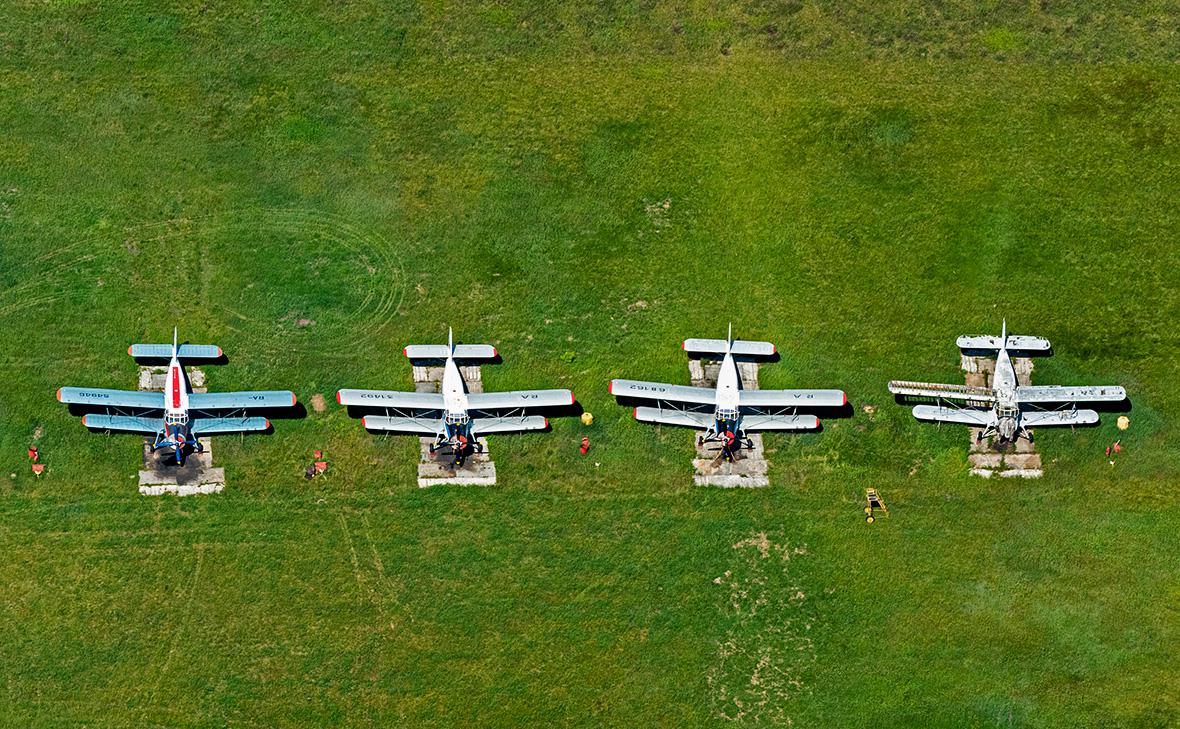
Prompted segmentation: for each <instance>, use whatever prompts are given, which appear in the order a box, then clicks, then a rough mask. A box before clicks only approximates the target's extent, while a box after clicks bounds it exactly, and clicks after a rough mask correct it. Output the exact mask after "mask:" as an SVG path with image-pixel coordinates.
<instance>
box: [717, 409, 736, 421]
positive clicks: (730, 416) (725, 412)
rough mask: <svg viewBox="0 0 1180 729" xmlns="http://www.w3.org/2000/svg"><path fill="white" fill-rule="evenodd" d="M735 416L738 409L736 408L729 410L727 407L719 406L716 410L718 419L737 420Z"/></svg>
mask: <svg viewBox="0 0 1180 729" xmlns="http://www.w3.org/2000/svg"><path fill="white" fill-rule="evenodd" d="M737 417H738V411H737V410H736V409H735V410H730V409H728V408H720V409H718V410H717V419H718V420H737Z"/></svg>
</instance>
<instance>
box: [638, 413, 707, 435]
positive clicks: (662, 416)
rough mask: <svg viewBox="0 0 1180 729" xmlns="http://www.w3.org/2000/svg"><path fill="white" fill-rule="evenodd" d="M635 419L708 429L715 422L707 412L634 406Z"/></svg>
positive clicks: (643, 421) (644, 421) (642, 421)
mask: <svg viewBox="0 0 1180 729" xmlns="http://www.w3.org/2000/svg"><path fill="white" fill-rule="evenodd" d="M635 419H636V420H638V421H640V422H641V423H659V424H661V425H680V426H683V427H685V428H696V429H697V430H708V429H709V428H712V427H713V425H714V424H715V423H714V421H713V416H712V415H709V414H708V413H694V412H686V411H684V410H661V409H660V408H649V407H640V408H635Z"/></svg>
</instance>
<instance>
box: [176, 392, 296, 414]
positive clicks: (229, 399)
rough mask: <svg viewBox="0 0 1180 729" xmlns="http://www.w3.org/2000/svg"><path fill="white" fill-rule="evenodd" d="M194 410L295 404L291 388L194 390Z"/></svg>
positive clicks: (273, 406) (189, 397)
mask: <svg viewBox="0 0 1180 729" xmlns="http://www.w3.org/2000/svg"><path fill="white" fill-rule="evenodd" d="M188 406H189V407H190V408H191V409H193V410H236V409H239V408H289V407H294V406H295V393H293V392H291V391H290V390H257V391H253V392H194V393H191V394H190V395H189V396H188Z"/></svg>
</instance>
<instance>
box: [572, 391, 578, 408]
mask: <svg viewBox="0 0 1180 729" xmlns="http://www.w3.org/2000/svg"><path fill="white" fill-rule="evenodd" d="M577 401H578V398H577V397H575V396H574V393H572V392H571V393H570V405H573V404H574V403H576V402H577Z"/></svg>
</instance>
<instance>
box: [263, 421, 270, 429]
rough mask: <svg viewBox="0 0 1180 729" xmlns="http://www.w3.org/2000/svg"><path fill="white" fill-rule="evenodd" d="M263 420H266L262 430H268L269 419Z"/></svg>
mask: <svg viewBox="0 0 1180 729" xmlns="http://www.w3.org/2000/svg"><path fill="white" fill-rule="evenodd" d="M265 422H266V427H264V428H263V430H270V420H269V419H267V420H266V421H265Z"/></svg>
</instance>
